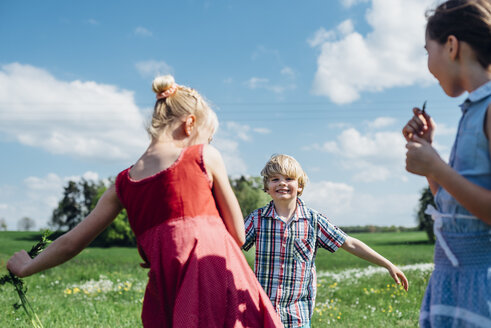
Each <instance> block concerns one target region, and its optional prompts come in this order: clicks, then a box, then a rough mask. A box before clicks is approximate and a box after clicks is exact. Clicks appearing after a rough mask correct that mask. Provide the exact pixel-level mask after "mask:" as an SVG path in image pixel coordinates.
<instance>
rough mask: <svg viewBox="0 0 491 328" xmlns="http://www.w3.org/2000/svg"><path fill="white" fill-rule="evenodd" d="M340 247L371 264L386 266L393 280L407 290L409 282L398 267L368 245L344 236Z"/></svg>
mask: <svg viewBox="0 0 491 328" xmlns="http://www.w3.org/2000/svg"><path fill="white" fill-rule="evenodd" d="M341 248H342V249H344V250H345V251H347V252H348V253H351V254H353V255H356V256H358V257H359V258H362V259H364V260H367V261H369V262H372V263H373V264H376V265H379V266H381V267H384V268H386V269H387V270H388V271H389V273H390V275H391V276H392V278H393V279H394V281H395V282H396V283H397V284H401V285H402V286H403V287H404V289H405V290H408V287H409V284H408V281H407V278H406V276H405V275H404V273H403V272H402V271H401V270H400V269H399V268H398V267H396V266H395V265H394V264H392V263H391V262H390V261H389V260H387V259H386V258H385V257H383V256H382V255H380V254H379V253H377V252H376V251H374V250H373V249H371V248H370V247H369V246H368V245H366V244H365V243H364V242H362V241H361V240H358V239H356V238H353V237H350V236H348V237H346V240H345V242H344V243H343V245H341Z"/></svg>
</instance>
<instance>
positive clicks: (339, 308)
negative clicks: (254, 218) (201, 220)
mask: <svg viewBox="0 0 491 328" xmlns="http://www.w3.org/2000/svg"><path fill="white" fill-rule="evenodd" d="M39 236H40V234H39V233H34V232H0V275H3V274H5V273H6V270H5V262H6V261H7V259H8V258H9V256H10V255H11V254H12V253H13V252H15V251H17V250H19V249H22V248H24V249H26V250H28V249H30V247H31V246H32V245H33V244H34V243H35V242H36V241H37V239H38V238H39ZM352 236H353V237H356V238H358V239H360V240H362V241H364V242H365V243H366V244H368V245H369V246H371V247H372V248H374V249H375V250H376V251H378V252H379V253H381V254H382V255H384V256H385V257H387V258H388V259H390V260H391V261H392V262H393V263H394V264H396V265H398V266H400V267H401V268H402V269H403V271H404V272H405V274H406V276H407V277H408V279H409V283H410V289H409V292H407V293H406V292H405V291H403V290H401V288H400V287H399V286H396V285H395V284H394V283H393V281H392V279H391V278H390V276H389V275H388V274H387V273H386V271H384V270H379V268H376V267H373V266H371V264H370V263H368V262H366V261H363V260H360V259H358V258H356V257H355V256H353V255H350V254H349V253H347V252H345V251H343V250H340V251H338V252H336V253H334V254H331V253H329V252H327V251H324V250H319V252H318V254H317V260H316V265H317V272H318V281H317V283H318V293H317V301H316V307H315V310H314V317H313V322H312V326H313V327H326V326H329V327H364V328H369V327H417V326H418V323H417V319H418V313H419V305H420V302H421V298H422V296H423V293H424V289H425V286H426V283H427V280H428V278H429V275H430V272H431V268H432V266H431V265H430V264H429V263H431V262H432V257H433V245H431V244H428V243H427V242H426V235H425V234H424V233H423V232H401V233H367V234H352ZM245 255H246V258H247V260H248V261H249V263H250V264H252V263H253V260H254V259H253V257H254V254H253V252H252V251H250V252H248V253H246V254H245ZM140 262H141V261H140V258H139V256H138V253H137V251H136V249H134V248H123V247H112V248H88V249H86V250H84V251H83V252H82V253H81V254H80V255H78V256H77V257H76V258H74V259H73V260H71V261H70V262H67V263H65V264H63V265H61V266H59V267H56V268H53V269H50V270H47V271H45V272H44V273H41V274H37V275H34V276H31V277H28V278H25V279H24V280H25V282H26V284H27V287H28V289H29V290H28V292H27V297H28V299H29V301H30V302H31V304H32V306H33V307H34V309H35V310H36V312H37V314H38V316H39V319H40V320H41V322H42V323H43V325H44V327H141V321H140V312H141V305H142V298H143V294H144V289H145V284H146V279H147V271H146V270H144V269H141V268H140V266H139V265H138V263H140ZM0 293H1V295H2V296H1V297H0V313H1V315H0V327H29V326H30V322H29V320H28V319H27V317H26V315H25V314H24V313H23V311H22V310H21V309H19V310H14V308H13V307H12V304H14V303H16V302H17V301H18V299H17V295H16V293H15V292H14V291H13V288H12V287H11V286H10V285H5V286H3V287H1V289H0Z"/></svg>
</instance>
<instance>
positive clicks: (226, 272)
mask: <svg viewBox="0 0 491 328" xmlns="http://www.w3.org/2000/svg"><path fill="white" fill-rule="evenodd" d="M129 170H130V168H128V169H126V170H124V171H122V172H121V173H119V174H118V176H117V178H116V192H117V194H118V197H119V199H120V200H121V203H122V204H123V205H124V207H125V209H126V211H127V213H128V219H129V222H130V225H131V228H132V229H133V232H134V233H135V236H136V240H137V245H138V250H139V252H140V254H141V256H142V258H143V259H144V261H145V262H146V263H145V264H146V265H147V266H148V267H149V268H150V271H149V274H148V275H149V280H148V284H147V287H146V291H145V297H144V300H143V310H142V321H143V326H144V327H175V328H177V327H182V328H192V327H227V328H228V327H282V326H283V325H282V324H281V321H280V319H279V317H278V316H277V314H276V312H275V310H274V308H273V306H272V305H271V302H270V300H269V298H268V296H267V295H266V293H265V292H264V290H263V289H262V287H261V286H260V284H259V282H258V281H257V279H256V277H255V275H254V273H253V272H252V270H251V268H250V267H249V265H248V264H247V262H246V260H245V258H244V255H243V254H242V251H241V250H240V248H239V247H238V246H237V244H236V242H235V241H234V239H233V238H232V236H230V234H229V233H228V231H227V230H226V228H225V225H224V223H223V221H222V219H221V218H220V215H219V212H218V210H217V206H216V204H215V199H214V197H213V194H212V189H211V186H210V181H209V179H208V176H207V174H206V169H205V165H204V162H203V145H195V146H191V147H188V148H186V149H184V150H183V152H182V153H181V155H180V156H179V158H178V159H177V160H176V162H175V163H174V164H172V166H170V167H169V168H167V169H165V170H163V171H161V172H159V173H157V174H155V175H153V176H150V177H147V178H144V179H142V180H138V181H135V180H132V179H131V177H130V175H129Z"/></svg>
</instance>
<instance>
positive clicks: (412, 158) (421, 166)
mask: <svg viewBox="0 0 491 328" xmlns="http://www.w3.org/2000/svg"><path fill="white" fill-rule="evenodd" d="M406 148H407V152H406V170H407V171H408V172H411V173H414V174H418V175H423V176H426V177H429V176H430V175H431V173H432V172H434V169H435V168H434V166H435V164H436V163H438V162H443V161H442V159H441V158H440V155H438V153H437V152H436V150H435V149H434V148H433V147H432V146H431V144H430V143H429V142H428V141H427V140H426V139H424V138H420V137H418V136H417V135H413V136H412V138H411V140H410V141H409V142H408V143H407V144H406Z"/></svg>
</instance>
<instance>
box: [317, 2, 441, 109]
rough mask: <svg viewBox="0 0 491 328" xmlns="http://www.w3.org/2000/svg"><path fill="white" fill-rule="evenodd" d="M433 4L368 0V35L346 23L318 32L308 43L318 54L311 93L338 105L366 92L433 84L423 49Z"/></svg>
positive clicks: (347, 3) (349, 22) (351, 100)
mask: <svg viewBox="0 0 491 328" xmlns="http://www.w3.org/2000/svg"><path fill="white" fill-rule="evenodd" d="M355 2H356V1H344V2H343V3H345V4H346V5H348V6H349V5H352V4H354V3H355ZM432 2H433V1H432V0H413V1H406V0H372V6H371V8H370V9H369V10H368V11H367V13H366V20H367V23H368V24H369V25H370V26H371V28H372V31H371V32H370V33H368V34H367V35H365V36H363V35H362V34H360V33H359V32H357V31H355V30H354V26H353V24H352V22H351V21H349V20H348V21H344V22H342V23H341V24H339V25H338V26H337V28H336V29H334V30H330V31H326V30H325V29H324V28H320V29H319V30H318V31H317V32H316V33H315V35H314V37H313V38H311V39H309V40H308V41H307V42H308V43H309V44H310V45H311V46H313V47H317V46H318V47H320V50H321V53H320V55H319V57H318V60H317V64H318V67H317V72H316V75H315V78H314V82H313V89H312V90H313V93H314V94H317V95H322V96H327V97H329V98H330V99H331V100H332V101H333V102H335V103H340V104H342V103H349V102H353V101H355V100H357V99H358V98H359V97H360V93H361V92H364V91H371V92H376V91H381V90H384V89H387V88H392V87H396V86H409V85H413V84H415V83H430V81H434V80H433V79H432V77H431V75H430V74H429V73H428V72H427V68H426V57H425V53H424V49H423V46H424V26H425V17H424V13H425V10H426V9H427V7H428V6H429V5H431V4H432ZM334 35H335V36H336V37H334Z"/></svg>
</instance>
